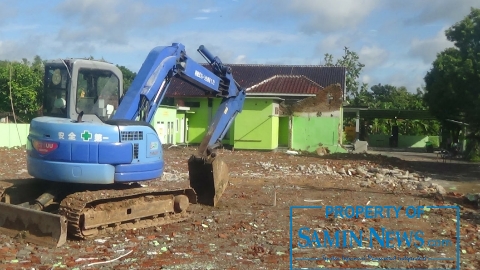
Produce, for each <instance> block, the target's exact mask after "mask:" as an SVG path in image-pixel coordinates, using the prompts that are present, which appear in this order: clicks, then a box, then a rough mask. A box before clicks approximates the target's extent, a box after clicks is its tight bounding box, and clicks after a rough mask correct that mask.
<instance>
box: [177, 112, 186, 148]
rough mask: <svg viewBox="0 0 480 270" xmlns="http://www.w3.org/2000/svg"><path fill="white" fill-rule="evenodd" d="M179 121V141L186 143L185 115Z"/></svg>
mask: <svg viewBox="0 0 480 270" xmlns="http://www.w3.org/2000/svg"><path fill="white" fill-rule="evenodd" d="M177 121H178V132H179V133H180V141H179V143H185V117H181V118H180V119H177Z"/></svg>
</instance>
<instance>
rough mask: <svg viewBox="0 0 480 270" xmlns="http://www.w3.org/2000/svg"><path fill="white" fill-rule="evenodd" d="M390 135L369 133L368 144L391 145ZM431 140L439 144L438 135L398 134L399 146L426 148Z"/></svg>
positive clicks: (375, 145) (373, 145)
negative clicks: (426, 144)
mask: <svg viewBox="0 0 480 270" xmlns="http://www.w3.org/2000/svg"><path fill="white" fill-rule="evenodd" d="M389 137H390V136H389V135H379V134H371V135H368V139H367V141H368V145H369V146H372V147H390V146H389ZM428 140H430V141H431V142H433V143H434V144H436V145H437V146H438V143H439V137H438V136H407V135H398V147H399V148H424V147H425V143H426V142H427V141H428Z"/></svg>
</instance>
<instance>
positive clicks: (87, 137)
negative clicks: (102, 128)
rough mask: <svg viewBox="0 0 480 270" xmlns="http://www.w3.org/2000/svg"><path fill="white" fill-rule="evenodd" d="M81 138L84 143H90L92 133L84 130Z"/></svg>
mask: <svg viewBox="0 0 480 270" xmlns="http://www.w3.org/2000/svg"><path fill="white" fill-rule="evenodd" d="M81 137H82V139H83V140H84V141H89V140H90V139H91V138H92V133H90V132H88V130H84V131H83V133H82V134H81Z"/></svg>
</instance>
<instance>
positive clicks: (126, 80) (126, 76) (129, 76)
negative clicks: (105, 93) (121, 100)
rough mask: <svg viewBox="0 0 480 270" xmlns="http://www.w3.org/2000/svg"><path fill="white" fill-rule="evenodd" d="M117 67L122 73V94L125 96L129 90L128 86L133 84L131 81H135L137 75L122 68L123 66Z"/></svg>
mask: <svg viewBox="0 0 480 270" xmlns="http://www.w3.org/2000/svg"><path fill="white" fill-rule="evenodd" d="M117 67H118V68H119V69H120V70H121V71H122V73H123V93H124V94H125V93H126V92H127V90H128V88H130V85H131V84H132V82H133V79H135V76H137V73H135V72H132V71H131V70H130V69H128V68H126V67H124V66H119V65H117Z"/></svg>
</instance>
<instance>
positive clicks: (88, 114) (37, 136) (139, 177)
mask: <svg viewBox="0 0 480 270" xmlns="http://www.w3.org/2000/svg"><path fill="white" fill-rule="evenodd" d="M197 51H198V52H199V53H200V54H201V55H202V56H203V57H204V58H205V59H206V60H207V62H208V64H209V65H210V67H211V69H208V68H206V67H204V66H203V65H200V64H198V63H196V62H195V61H193V60H192V59H191V58H190V57H189V56H188V55H187V53H186V50H185V47H184V45H183V44H180V43H173V44H172V45H171V46H159V47H156V48H154V49H152V50H151V51H150V53H149V54H148V56H147V58H146V59H145V61H144V63H143V64H142V66H141V68H140V70H139V71H138V73H137V75H136V76H135V78H134V80H133V82H132V84H131V86H130V87H129V88H128V90H127V91H126V93H125V94H124V95H123V94H122V93H123V77H122V73H121V71H120V69H119V68H118V67H117V66H115V65H113V64H111V63H107V62H104V61H96V60H87V59H60V60H53V61H48V62H46V63H45V76H44V93H43V96H44V102H43V114H42V116H39V117H36V118H34V119H33V120H32V121H31V124H30V131H29V135H28V140H27V146H26V147H27V149H26V150H27V151H26V152H27V169H28V173H29V174H30V175H31V176H33V177H34V179H35V181H37V180H36V179H38V181H42V185H41V188H42V189H44V190H42V193H41V195H40V196H38V197H36V199H34V200H33V199H31V200H26V201H25V202H21V203H11V202H10V199H9V195H8V194H9V192H8V191H9V189H10V186H3V189H2V188H0V193H3V195H2V194H0V195H2V196H3V198H4V202H0V232H3V233H6V234H9V235H12V236H15V237H21V238H23V239H25V240H26V241H29V242H31V243H36V244H40V245H46V246H52V247H58V246H61V245H63V244H64V243H65V242H66V240H67V235H68V236H73V237H76V238H81V239H86V238H90V237H93V236H97V235H101V234H102V233H105V232H110V231H116V230H124V229H131V228H136V229H140V228H147V227H152V226H160V225H164V224H169V223H172V222H179V221H183V220H185V219H187V218H189V217H190V215H191V213H190V211H188V207H189V206H190V205H191V204H197V203H198V204H203V205H209V206H213V207H215V206H216V205H217V204H218V202H219V199H220V197H221V196H222V194H223V192H224V191H225V188H226V186H227V185H228V181H229V175H228V166H227V165H226V163H225V162H224V161H223V160H222V159H221V157H220V156H217V154H216V152H215V149H217V148H218V147H219V146H220V145H221V140H222V139H223V138H224V136H225V134H226V132H227V131H228V129H229V127H230V125H231V124H232V122H233V120H234V119H235V117H236V116H237V114H238V113H240V112H241V111H242V108H243V104H244V101H245V89H243V88H242V87H241V86H240V85H239V84H238V83H237V82H236V81H235V80H234V78H233V76H232V70H231V68H230V67H228V66H226V65H224V64H223V63H222V62H221V60H220V59H219V58H218V57H216V56H213V55H212V54H211V53H210V52H209V51H208V50H207V49H206V48H205V47H204V46H203V45H202V46H200V47H199V48H198V50H197ZM174 78H176V79H180V80H182V81H184V82H186V83H188V84H191V85H193V86H195V87H196V88H198V89H201V90H203V91H204V92H205V93H206V95H207V96H212V97H218V98H221V99H222V100H221V104H220V106H219V108H218V111H217V112H216V114H215V116H214V118H213V119H212V121H211V123H210V125H209V127H207V132H206V135H205V137H204V139H203V141H202V142H201V143H200V146H199V147H198V153H196V154H192V155H191V156H190V158H189V159H188V170H189V182H190V183H189V184H190V185H189V188H186V189H174V190H168V189H165V188H164V187H162V185H161V182H160V184H158V181H161V176H162V174H163V172H164V166H165V163H164V152H163V148H162V141H161V140H160V138H159V136H158V134H157V132H156V131H155V129H154V128H153V127H152V125H151V124H150V123H151V122H152V119H153V117H154V116H155V113H156V111H157V109H158V107H159V105H161V103H162V100H163V99H164V96H165V93H166V92H167V89H168V87H169V85H170V83H171V82H172V80H173V79H174ZM152 179H157V181H155V183H156V184H155V185H143V184H141V183H142V182H143V181H148V180H152ZM143 183H144V182H143ZM0 187H1V186H0ZM17 192H18V191H17ZM39 194H40V193H39ZM52 206H56V207H52ZM52 209H53V210H52Z"/></svg>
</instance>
